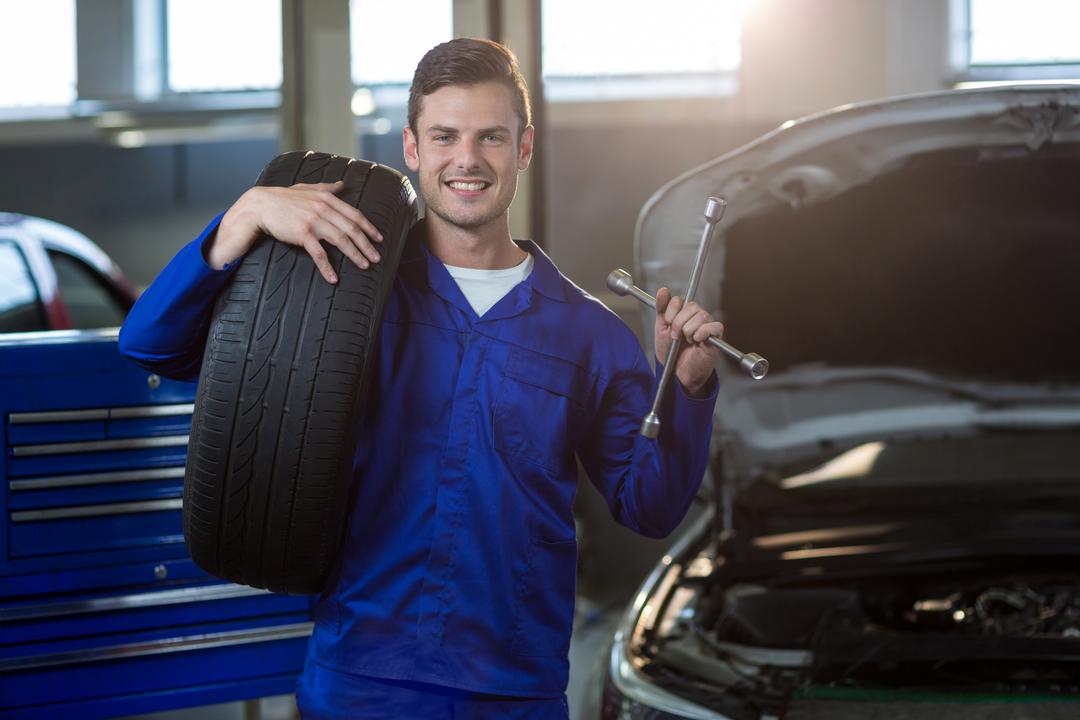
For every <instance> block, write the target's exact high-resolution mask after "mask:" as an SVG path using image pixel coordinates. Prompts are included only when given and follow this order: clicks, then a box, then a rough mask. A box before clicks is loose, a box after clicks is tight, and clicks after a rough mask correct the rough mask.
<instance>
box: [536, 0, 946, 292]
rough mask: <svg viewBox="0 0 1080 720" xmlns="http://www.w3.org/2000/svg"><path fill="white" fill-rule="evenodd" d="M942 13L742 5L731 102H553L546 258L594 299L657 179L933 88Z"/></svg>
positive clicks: (621, 261)
mask: <svg viewBox="0 0 1080 720" xmlns="http://www.w3.org/2000/svg"><path fill="white" fill-rule="evenodd" d="M946 7H947V0H750V2H749V3H748V6H747V12H746V15H745V20H744V22H745V25H744V34H743V63H742V68H741V70H740V79H739V89H738V91H737V92H736V93H735V94H733V95H732V96H730V97H726V98H718V99H717V98H714V99H696V100H681V101H672V100H663V101H660V100H657V101H646V102H610V103H589V104H576V103H575V104H562V103H558V104H552V105H551V106H550V108H549V111H548V127H547V128H541V140H542V141H543V142H546V143H547V148H546V149H545V152H546V153H547V160H548V164H547V178H546V179H547V187H548V191H547V192H548V198H549V204H548V208H547V228H548V236H547V238H546V241H547V247H548V249H549V252H550V253H551V254H552V256H553V257H554V258H555V260H556V261H557V262H559V263H560V265H561V267H563V268H564V270H566V271H567V272H568V273H569V274H571V275H572V277H573V278H574V279H575V281H576V282H578V284H580V285H582V286H583V287H585V288H586V289H588V290H590V291H592V292H596V293H600V294H603V288H604V280H605V278H606V277H607V273H608V272H610V270H611V269H612V268H614V267H616V266H622V267H626V268H631V267H632V266H633V233H634V225H635V223H636V221H637V215H638V212H639V211H640V209H641V206H642V205H643V204H644V203H645V201H646V200H647V199H648V197H649V196H650V195H651V194H652V193H653V192H654V191H655V190H656V189H657V188H659V187H660V186H661V185H663V184H664V183H665V182H667V181H668V180H670V179H672V178H673V177H675V176H677V175H679V174H681V173H683V172H685V171H686V170H689V169H691V168H693V167H695V166H697V165H700V164H702V163H704V162H707V161H709V160H711V159H713V158H715V157H717V156H719V155H721V154H723V153H724V152H727V151H729V150H731V149H734V148H736V147H738V146H740V145H742V144H743V143H746V142H748V141H750V140H752V139H754V138H756V137H758V136H759V135H761V134H763V133H765V132H768V131H769V130H772V129H773V128H775V127H776V126H778V125H780V124H781V123H783V122H784V121H786V120H789V119H791V118H795V117H799V116H802V115H806V114H810V113H815V112H819V111H822V110H826V109H828V108H831V107H835V106H837V105H842V104H845V103H852V102H858V101H861V100H870V99H874V98H880V97H885V96H889V95H896V94H904V93H911V92H925V91H929V90H937V89H941V88H942V87H944V85H943V81H942V78H943V77H944V60H943V57H944V53H943V49H944V32H945V31H944V27H945V18H946ZM704 201H705V198H702V207H703V208H704Z"/></svg>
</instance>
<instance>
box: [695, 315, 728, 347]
mask: <svg viewBox="0 0 1080 720" xmlns="http://www.w3.org/2000/svg"><path fill="white" fill-rule="evenodd" d="M723 336H724V323H722V322H720V321H719V320H713V321H712V322H707V323H704V324H703V325H701V326H700V327H699V328H698V329H697V330H695V331H694V342H696V343H703V342H705V341H706V340H708V339H709V338H710V337H716V338H722V337H723Z"/></svg>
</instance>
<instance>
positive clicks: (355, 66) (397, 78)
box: [349, 0, 454, 85]
mask: <svg viewBox="0 0 1080 720" xmlns="http://www.w3.org/2000/svg"><path fill="white" fill-rule="evenodd" d="M349 30H350V35H351V39H350V42H351V45H352V78H353V83H354V84H356V85H409V84H410V83H412V76H413V71H414V70H416V63H418V62H419V61H420V58H422V57H423V56H424V53H426V52H427V51H428V50H430V49H431V48H433V47H435V46H436V45H438V44H439V43H441V42H446V41H447V40H449V39H450V38H452V37H453V36H454V8H453V2H452V0H413V2H410V3H409V5H408V10H407V11H404V10H402V6H401V5H397V4H395V3H391V2H386V0H349Z"/></svg>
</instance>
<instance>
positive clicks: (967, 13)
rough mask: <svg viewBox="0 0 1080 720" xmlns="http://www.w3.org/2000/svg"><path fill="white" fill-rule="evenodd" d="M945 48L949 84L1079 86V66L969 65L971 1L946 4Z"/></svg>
mask: <svg viewBox="0 0 1080 720" xmlns="http://www.w3.org/2000/svg"><path fill="white" fill-rule="evenodd" d="M947 38H948V47H947V48H946V52H947V57H948V59H949V80H950V81H951V82H952V83H953V84H958V83H982V82H1025V81H1031V82H1044V83H1045V82H1053V81H1056V80H1060V81H1063V82H1072V81H1076V82H1080V63H1039V64H1002V65H972V64H971V0H949V32H948V35H947Z"/></svg>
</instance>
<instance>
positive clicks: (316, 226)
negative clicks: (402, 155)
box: [206, 181, 383, 283]
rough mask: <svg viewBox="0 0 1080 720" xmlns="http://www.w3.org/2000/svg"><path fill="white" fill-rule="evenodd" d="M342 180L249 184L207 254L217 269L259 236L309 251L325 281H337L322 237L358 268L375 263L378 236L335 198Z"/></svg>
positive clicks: (343, 185) (342, 201)
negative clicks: (286, 185) (331, 181)
mask: <svg viewBox="0 0 1080 720" xmlns="http://www.w3.org/2000/svg"><path fill="white" fill-rule="evenodd" d="M344 187H345V183H344V182H341V181H338V182H335V183H300V184H298V185H293V186H292V187H287V188H286V187H264V186H257V187H253V188H251V189H250V190H248V191H247V192H245V193H244V194H243V195H241V196H240V199H238V200H237V201H236V202H235V203H234V204H233V206H232V207H231V208H229V210H228V212H226V213H225V216H224V217H222V218H221V224H220V225H219V226H218V230H217V235H216V236H215V237H214V239H213V242H212V244H211V245H210V247H209V249H208V250H207V252H206V261H207V263H208V264H209V265H210V266H211V267H213V268H217V269H221V268H222V267H224V266H225V265H226V264H228V263H231V262H233V261H234V260H236V259H238V258H240V257H242V256H243V255H244V254H245V253H247V251H248V250H250V249H251V246H252V245H254V244H255V241H256V240H257V239H258V238H259V236H260V235H262V234H264V233H265V234H267V235H270V236H271V237H273V238H274V239H276V240H278V241H280V242H283V243H287V244H289V245H297V246H299V247H302V248H304V249H305V250H307V252H308V255H310V256H311V258H312V260H314V261H315V266H316V267H318V268H319V272H320V273H322V276H323V277H324V278H326V281H327V282H329V283H336V282H337V275H336V273H334V269H333V268H332V267H331V266H330V259H329V258H328V257H327V255H326V250H325V249H324V248H323V246H322V243H320V242H319V241H320V240H325V241H326V242H328V243H330V244H331V245H334V246H335V247H337V248H338V249H340V250H341V252H343V253H344V254H345V256H346V257H347V258H349V259H350V260H352V261H353V262H354V263H356V265H357V266H358V267H360V268H367V267H368V266H369V265H370V264H371V263H376V262H379V253H378V251H377V250H376V249H375V246H374V245H373V244H372V241H373V240H374V241H375V242H382V239H383V238H382V235H381V234H380V233H379V231H378V230H377V229H376V228H375V226H374V225H372V224H371V222H369V221H368V219H367V218H366V217H364V215H363V213H361V212H360V211H359V210H357V209H356V208H354V207H352V206H351V205H349V204H348V203H347V202H345V201H344V200H342V199H341V198H339V197H338V196H337V193H339V192H341V190H342V189H343V188H344Z"/></svg>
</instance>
